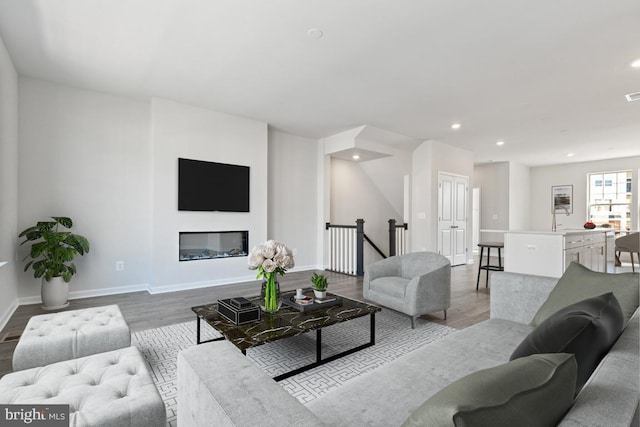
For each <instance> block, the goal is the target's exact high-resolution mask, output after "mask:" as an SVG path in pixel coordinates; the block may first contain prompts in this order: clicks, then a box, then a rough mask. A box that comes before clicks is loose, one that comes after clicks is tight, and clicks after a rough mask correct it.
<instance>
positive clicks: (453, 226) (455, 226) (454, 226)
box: [450, 225, 458, 228]
mask: <svg viewBox="0 0 640 427" xmlns="http://www.w3.org/2000/svg"><path fill="white" fill-rule="evenodd" d="M450 228H458V226H457V225H452V226H451V227H450Z"/></svg>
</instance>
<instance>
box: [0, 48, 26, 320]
mask: <svg viewBox="0 0 640 427" xmlns="http://www.w3.org/2000/svg"><path fill="white" fill-rule="evenodd" d="M0 94H1V96H0V263H2V262H6V263H7V264H5V265H3V266H1V267H0V295H2V298H0V329H2V328H3V327H4V325H5V324H6V322H7V321H8V320H9V318H10V317H11V315H12V314H13V312H14V310H15V309H16V307H17V306H18V300H17V298H18V276H17V275H18V271H20V270H21V269H20V267H19V265H18V260H17V256H16V246H17V242H18V233H19V231H18V74H17V72H16V69H15V67H14V66H13V62H12V61H11V57H10V56H9V53H8V52H7V49H6V47H5V45H4V42H3V41H2V39H0Z"/></svg>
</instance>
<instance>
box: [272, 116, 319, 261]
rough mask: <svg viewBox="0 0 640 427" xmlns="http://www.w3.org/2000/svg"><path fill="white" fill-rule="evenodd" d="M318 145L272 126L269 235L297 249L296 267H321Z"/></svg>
mask: <svg viewBox="0 0 640 427" xmlns="http://www.w3.org/2000/svg"><path fill="white" fill-rule="evenodd" d="M318 145H319V142H318V141H317V140H314V139H308V138H303V137H299V136H295V135H290V134H286V133H283V132H278V131H276V130H273V129H269V174H268V177H269V179H268V183H269V191H268V194H269V208H268V209H269V210H268V216H267V217H268V225H267V237H268V238H269V239H275V240H278V241H280V242H282V243H284V244H285V245H287V246H288V247H289V248H291V249H292V250H294V251H295V256H294V259H295V263H296V267H295V269H296V270H300V269H314V268H322V257H321V254H320V253H319V251H318V248H317V244H316V239H317V236H318V229H323V227H324V223H323V216H322V215H320V214H319V212H318V208H319V205H320V203H321V200H322V199H319V198H318V193H317V188H318V179H319V174H318V170H317V169H318V160H317V156H318Z"/></svg>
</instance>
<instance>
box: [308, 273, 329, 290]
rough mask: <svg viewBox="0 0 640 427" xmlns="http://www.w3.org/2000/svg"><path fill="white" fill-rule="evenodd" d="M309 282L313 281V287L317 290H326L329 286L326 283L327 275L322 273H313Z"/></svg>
mask: <svg viewBox="0 0 640 427" xmlns="http://www.w3.org/2000/svg"><path fill="white" fill-rule="evenodd" d="M311 283H313V289H315V290H316V291H319V292H324V291H326V290H327V287H328V286H329V284H328V283H327V276H325V275H324V274H318V273H313V276H311Z"/></svg>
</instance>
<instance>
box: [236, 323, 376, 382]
mask: <svg viewBox="0 0 640 427" xmlns="http://www.w3.org/2000/svg"><path fill="white" fill-rule="evenodd" d="M369 316H370V317H369V320H370V323H369V325H370V330H369V342H368V343H365V344H362V345H359V346H357V347H354V348H351V349H349V350H345V351H343V352H340V353H337V354H334V355H332V356H329V357H327V358H325V359H323V358H322V329H316V361H315V362H314V363H310V364H308V365H305V366H302V367H300V368H298V369H294V370H293V371H290V372H285V373H284V374H280V375H278V376H276V377H274V378H273V379H274V380H275V381H282V380H284V379H287V378H289V377H292V376H294V375H298V374H299V373H301V372H305V371H308V370H309V369H313V368H316V367H318V366H322V365H324V364H325V363H329V362H333V361H334V360H336V359H339V358H341V357H344V356H348V355H350V354H352V353H355V352H356V351H360V350H362V349H365V348H367V347H371V346H372V345H374V344H375V343H376V313H375V312H374V313H371V314H370V315H369ZM243 353H245V352H243ZM245 354H246V353H245Z"/></svg>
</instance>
